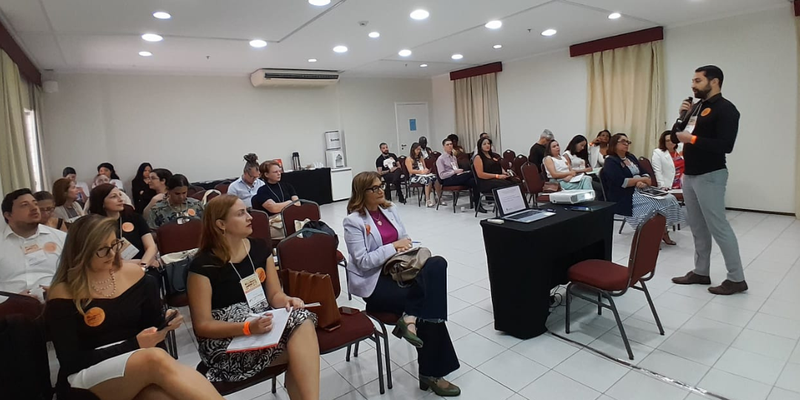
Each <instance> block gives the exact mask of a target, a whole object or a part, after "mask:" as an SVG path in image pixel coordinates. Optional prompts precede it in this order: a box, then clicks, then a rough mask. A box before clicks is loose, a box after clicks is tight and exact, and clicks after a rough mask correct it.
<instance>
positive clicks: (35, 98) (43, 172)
mask: <svg viewBox="0 0 800 400" xmlns="http://www.w3.org/2000/svg"><path fill="white" fill-rule="evenodd" d="M29 87H30V92H31V105H32V106H33V110H34V111H35V114H34V115H35V116H36V121H35V123H36V140H37V142H38V146H36V147H37V148H38V149H39V154H37V155H36V157H33V159H34V160H38V163H39V171H38V172H39V173H38V174H37V176H36V177H35V178H36V179H35V180H36V181H38V182H39V183H40V184H41V186H42V187H41V190H47V191H50V188H52V183H51V182H50V180H49V179H48V178H49V177H48V175H47V171H48V169H47V163H46V162H45V161H44V160H45V158H44V142H43V139H42V138H43V137H44V125H43V124H42V120H43V118H42V116H43V115H44V96H43V94H42V88H41V87H39V86H37V85H33V84H31V85H30V86H29Z"/></svg>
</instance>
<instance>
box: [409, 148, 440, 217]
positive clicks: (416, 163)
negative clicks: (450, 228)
mask: <svg viewBox="0 0 800 400" xmlns="http://www.w3.org/2000/svg"><path fill="white" fill-rule="evenodd" d="M406 169H408V174H409V175H410V178H409V179H410V180H411V183H418V184H420V185H425V202H426V203H427V204H428V207H433V206H434V205H435V204H433V201H431V188H432V187H433V184H434V183H435V182H436V175H434V174H432V173H431V170H430V169H428V168H426V167H425V158H424V157H422V146H421V145H420V144H419V143H417V142H414V143H413V144H411V152H410V154H409V157H408V158H406Z"/></svg>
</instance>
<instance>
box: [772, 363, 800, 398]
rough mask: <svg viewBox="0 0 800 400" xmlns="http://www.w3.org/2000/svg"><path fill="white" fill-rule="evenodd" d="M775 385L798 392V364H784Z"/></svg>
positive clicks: (799, 366)
mask: <svg viewBox="0 0 800 400" xmlns="http://www.w3.org/2000/svg"><path fill="white" fill-rule="evenodd" d="M776 386H778V387H781V388H783V389H787V390H791V391H794V392H800V364H786V368H784V370H783V373H781V376H780V378H778V383H777V384H776Z"/></svg>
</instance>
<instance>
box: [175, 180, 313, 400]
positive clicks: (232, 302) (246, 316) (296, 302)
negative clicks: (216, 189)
mask: <svg viewBox="0 0 800 400" xmlns="http://www.w3.org/2000/svg"><path fill="white" fill-rule="evenodd" d="M252 220H253V218H252V217H251V216H250V214H248V212H247V207H246V206H245V204H244V202H242V200H240V199H239V198H238V197H236V196H233V195H222V196H219V197H216V198H215V199H213V200H211V201H210V202H209V203H208V205H207V206H206V209H205V213H204V215H203V234H202V239H201V241H200V247H199V251H198V254H197V257H196V258H195V259H194V261H193V262H192V265H191V267H190V268H189V271H190V274H189V279H188V287H187V293H188V295H189V309H190V310H191V315H192V327H193V328H194V332H195V335H197V343H198V350H199V353H200V358H201V359H202V360H203V362H204V363H205V364H206V365H207V366H208V372H207V373H206V377H207V378H208V379H209V380H210V381H212V382H220V381H224V382H230V381H241V380H245V379H247V378H250V377H252V376H254V375H256V374H257V373H259V372H260V371H262V370H263V369H264V368H266V367H268V366H271V365H278V364H284V363H287V362H288V364H289V366H288V372H287V374H286V385H285V386H286V390H287V391H288V392H289V398H291V399H293V400H294V399H318V398H319V346H318V344H317V335H316V331H315V325H316V322H317V316H316V315H315V314H313V313H311V312H309V311H308V310H305V309H304V308H303V307H304V306H305V305H304V304H303V301H302V300H300V299H298V298H295V297H289V296H287V295H286V294H285V293H284V292H283V290H282V289H281V285H280V282H279V281H278V274H277V272H276V271H275V264H274V263H273V261H272V250H271V249H270V246H269V245H268V244H267V243H266V242H265V241H263V240H259V239H252V238H249V236H250V234H251V233H252V232H253V228H252V223H251V221H252ZM252 279H258V280H260V281H261V285H260V286H259V285H256V288H257V289H255V290H257V291H258V292H261V291H262V288H263V293H261V300H260V301H255V300H253V299H252V298H251V300H250V301H248V298H247V297H245V293H244V290H243V284H242V282H243V281H246V280H252ZM278 308H286V309H287V310H291V312H290V314H289V321H288V323H287V324H286V329H285V330H284V331H283V334H282V336H281V338H280V341H279V342H278V345H277V346H274V347H270V348H266V349H260V350H252V351H244V352H235V353H227V352H226V349H227V347H228V345H229V344H230V342H231V340H233V338H234V337H236V336H242V335H251V334H262V333H267V332H269V331H271V330H272V316H271V315H269V314H267V315H262V316H261V317H257V318H255V319H254V318H252V317H251V313H262V312H264V311H267V310H269V309H278Z"/></svg>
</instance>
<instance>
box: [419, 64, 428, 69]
mask: <svg viewBox="0 0 800 400" xmlns="http://www.w3.org/2000/svg"><path fill="white" fill-rule="evenodd" d="M419 67H420V68H428V64H420V65H419Z"/></svg>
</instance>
